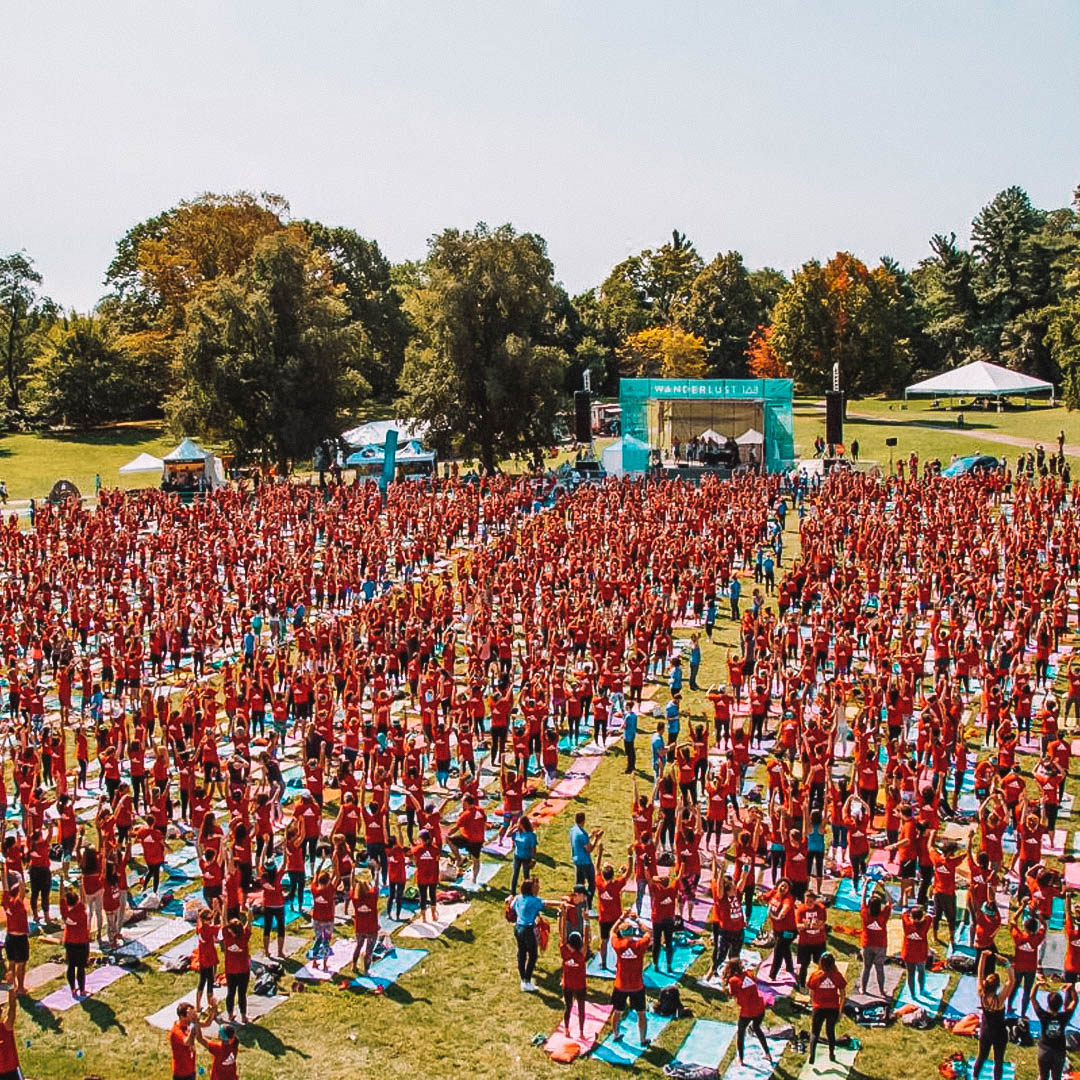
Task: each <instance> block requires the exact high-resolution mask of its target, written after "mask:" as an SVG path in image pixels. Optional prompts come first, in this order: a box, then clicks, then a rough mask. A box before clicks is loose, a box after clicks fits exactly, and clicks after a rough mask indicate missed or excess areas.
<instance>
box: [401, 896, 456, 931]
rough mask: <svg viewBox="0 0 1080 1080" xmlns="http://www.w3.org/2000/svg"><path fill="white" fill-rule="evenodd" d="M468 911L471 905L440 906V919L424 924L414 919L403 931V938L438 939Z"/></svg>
mask: <svg viewBox="0 0 1080 1080" xmlns="http://www.w3.org/2000/svg"><path fill="white" fill-rule="evenodd" d="M468 910H469V905H468V904H467V903H464V904H440V905H439V917H438V919H437V920H434V921H428V922H423V921H422V920H420V919H414V920H413V921H412V922H411V923H409V925H408V926H406V927H405V928H404V929H403V930H402V931H401V936H402V937H408V938H424V939H427V940H430V939H431V938H437V937H438V936H439V935H440V934H442V933H444V932H445V931H446V930H447V929H448V928H449V927H450V926H452V925H453V924H454V923H455V922H456V921H457V919H458V918H459V917H460V916H462V915H464V914H465V912H466V911H468Z"/></svg>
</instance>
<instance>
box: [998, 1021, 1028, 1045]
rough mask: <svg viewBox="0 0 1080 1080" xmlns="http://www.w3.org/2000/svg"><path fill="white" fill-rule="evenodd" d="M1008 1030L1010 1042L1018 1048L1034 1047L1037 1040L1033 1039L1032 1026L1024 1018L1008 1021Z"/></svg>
mask: <svg viewBox="0 0 1080 1080" xmlns="http://www.w3.org/2000/svg"><path fill="white" fill-rule="evenodd" d="M1005 1023H1006V1029H1007V1030H1008V1032H1009V1041H1010V1042H1014V1043H1016V1045H1017V1046H1034V1045H1035V1040H1034V1039H1033V1038H1032V1037H1031V1025H1030V1024H1028V1022H1027V1020H1026V1019H1025V1018H1024V1017H1022V1016H1021V1017H1019V1018H1018V1019H1016V1020H1007V1021H1006V1022H1005Z"/></svg>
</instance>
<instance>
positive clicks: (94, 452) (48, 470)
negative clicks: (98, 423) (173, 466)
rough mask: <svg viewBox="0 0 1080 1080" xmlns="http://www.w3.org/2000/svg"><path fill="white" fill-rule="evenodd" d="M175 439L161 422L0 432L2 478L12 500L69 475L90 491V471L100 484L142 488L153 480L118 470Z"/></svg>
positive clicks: (34, 494) (45, 490) (39, 494)
mask: <svg viewBox="0 0 1080 1080" xmlns="http://www.w3.org/2000/svg"><path fill="white" fill-rule="evenodd" d="M177 442H179V440H178V439H175V438H173V437H172V436H170V435H169V434H168V432H167V431H166V430H165V428H164V427H163V426H162V425H161V424H155V423H145V424H118V425H116V426H114V427H108V428H99V429H97V430H94V431H79V432H76V431H70V432H69V431H64V432H48V433H45V434H36V433H35V434H11V435H3V436H0V479H3V480H6V481H7V486H8V497H9V498H10V499H35V498H36V499H40V498H43V497H44V496H46V495H48V494H49V491H50V489H51V488H52V486H53V484H54V483H55V482H56V481H57V480H70V481H71V482H72V483H74V484H75V486H76V487H77V488H78V489H79V490H80V491H81V492H82V493H83V494H84V495H93V493H94V476H95V475H98V476H100V477H101V483H102V485H103V486H104V487H146V486H148V485H149V484H151V483H155V482H156V479H160V477H158V478H155V477H154V476H153V475H151V474H148V473H144V474H136V475H134V476H130V477H125V476H121V475H120V474H119V473H118V472H117V471H116V470H117V469H119V468H120V466H121V465H124V464H126V463H127V462H129V461H130V460H131V459H132V458H134V457H137V456H138V455H139V454H142V453H147V454H153V455H154V456H155V457H161V456H162V455H163V454H167V453H168V452H169V451H170V450H172V449H173V448H174V447H175V446H176V444H177Z"/></svg>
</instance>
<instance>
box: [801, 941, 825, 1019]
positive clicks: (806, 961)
mask: <svg viewBox="0 0 1080 1080" xmlns="http://www.w3.org/2000/svg"><path fill="white" fill-rule="evenodd" d="M824 952H825V946H824V945H800V946H799V947H798V950H797V955H798V957H799V974H798V975H797V976H796V979H795V981H796V982H797V983H798V984H799V986H805V985H806V973H807V971H809V970H810V962H811V961H814V962H817V961H818V960H820V959H821V955H822V953H824ZM818 1011H821V1010H818ZM824 1011H826V1012H827V1011H828V1010H827V1009H826V1010H824ZM814 1015H815V1016H816V1015H817V1013H815V1014H814Z"/></svg>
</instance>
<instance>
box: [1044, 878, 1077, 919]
mask: <svg viewBox="0 0 1080 1080" xmlns="http://www.w3.org/2000/svg"><path fill="white" fill-rule="evenodd" d="M1072 865H1075V864H1074V863H1070V866H1072ZM1068 869H1069V867H1066V870H1068ZM1067 878H1068V874H1066V879H1067ZM1046 925H1047V927H1048V928H1049V929H1050V930H1064V929H1065V900H1064V899H1063V898H1062V897H1060V896H1055V897H1054V899H1053V901H1052V902H1051V908H1050V918H1049V920H1048V921H1047V924H1046Z"/></svg>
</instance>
